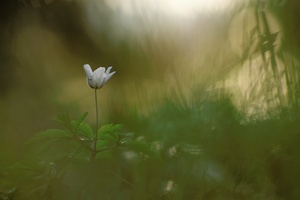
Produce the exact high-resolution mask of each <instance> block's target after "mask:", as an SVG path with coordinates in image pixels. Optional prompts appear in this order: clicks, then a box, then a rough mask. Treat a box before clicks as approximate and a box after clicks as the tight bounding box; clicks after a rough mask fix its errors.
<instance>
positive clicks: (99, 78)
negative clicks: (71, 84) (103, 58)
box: [93, 67, 105, 88]
mask: <svg viewBox="0 0 300 200" xmlns="http://www.w3.org/2000/svg"><path fill="white" fill-rule="evenodd" d="M104 71H105V68H104V67H99V68H98V69H96V70H95V71H94V73H93V81H94V84H95V87H96V88H101V87H102V86H103V85H104V80H105V73H104Z"/></svg>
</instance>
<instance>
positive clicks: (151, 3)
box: [106, 0, 247, 18]
mask: <svg viewBox="0 0 300 200" xmlns="http://www.w3.org/2000/svg"><path fill="white" fill-rule="evenodd" d="M242 2H243V3H245V2H247V1H245V0H164V1H161V0H106V3H107V4H108V5H109V6H110V7H111V8H112V9H114V10H118V11H120V12H122V13H124V14H127V15H140V14H145V12H146V13H156V14H161V15H167V16H171V17H183V18H193V17H196V16H197V15H198V14H200V13H214V12H225V11H230V10H231V9H232V8H234V7H235V6H236V5H238V4H240V3H242Z"/></svg>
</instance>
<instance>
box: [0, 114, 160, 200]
mask: <svg viewBox="0 0 300 200" xmlns="http://www.w3.org/2000/svg"><path fill="white" fill-rule="evenodd" d="M86 116H87V113H84V114H83V115H81V116H80V117H79V118H78V119H76V120H72V119H71V117H70V116H69V115H67V114H61V115H59V116H58V117H57V118H56V121H57V122H58V123H59V124H60V125H61V126H62V127H63V128H62V129H48V130H45V131H41V132H39V133H37V134H36V135H34V136H33V137H32V138H31V139H29V140H28V141H27V142H26V145H27V150H26V152H24V155H25V157H24V159H23V160H22V161H20V162H18V163H16V164H14V165H11V166H10V167H8V168H7V169H6V170H5V173H4V174H3V176H4V177H5V178H7V179H5V180H7V181H6V182H4V181H2V182H0V189H1V188H6V189H5V191H6V192H4V194H3V197H4V196H5V197H7V196H12V194H10V193H12V192H13V193H14V195H13V196H14V199H16V200H18V199H20V200H21V199H22V200H27V199H28V200H29V199H30V200H31V199H39V200H43V199H74V198H75V196H79V197H78V198H80V199H86V198H88V197H89V196H90V194H87V191H89V190H90V189H88V188H86V185H89V187H96V185H97V184H99V183H98V182H97V181H95V180H96V179H95V180H93V177H94V176H95V177H97V176H98V174H97V173H96V174H94V173H95V171H94V170H96V168H99V169H102V170H104V172H105V173H107V172H110V176H109V177H110V179H111V177H112V176H113V177H114V178H117V179H118V181H121V182H125V184H127V185H128V184H129V185H130V183H129V182H127V183H126V180H125V179H123V178H122V176H120V175H118V174H117V173H113V172H111V169H112V168H115V165H116V163H115V162H114V161H113V160H114V159H115V157H123V156H122V154H123V153H125V152H128V151H134V152H136V154H143V155H144V156H147V158H152V157H153V158H154V157H156V158H157V154H155V153H154V150H153V149H151V147H150V145H149V144H147V143H146V142H141V141H137V140H136V139H135V138H134V134H132V133H122V132H121V131H122V127H123V126H122V125H121V124H106V125H103V126H102V127H100V128H99V129H98V131H97V137H96V135H95V133H94V132H93V130H92V128H91V126H90V125H89V124H88V123H86V122H85V121H84V119H85V117H86ZM109 150H110V151H109ZM123 158H124V157H123ZM140 159H142V158H140ZM104 161H106V162H104ZM124 161H125V162H130V161H129V160H128V159H127V158H125V160H124V159H123V161H122V162H124ZM118 165H120V164H117V165H116V166H118ZM96 171H97V170H96ZM105 176H107V175H104V176H102V179H105ZM8 177H9V178H8ZM99 178H100V177H99ZM107 178H108V177H107ZM102 179H101V180H102ZM28 180H30V181H29V182H30V183H28ZM97 180H98V178H97ZM99 180H100V179H99ZM74 181H75V182H76V184H74ZM105 190H106V188H103V189H101V190H100V191H102V192H103V191H105ZM0 191H1V190H0ZM95 192H96V193H97V192H98V190H97V191H95Z"/></svg>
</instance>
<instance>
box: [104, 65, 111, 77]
mask: <svg viewBox="0 0 300 200" xmlns="http://www.w3.org/2000/svg"><path fill="white" fill-rule="evenodd" d="M111 68H112V66H109V67H108V68H107V70H106V71H105V74H106V75H108V74H109V72H110V70H111Z"/></svg>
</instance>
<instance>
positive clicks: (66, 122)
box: [55, 113, 73, 131]
mask: <svg viewBox="0 0 300 200" xmlns="http://www.w3.org/2000/svg"><path fill="white" fill-rule="evenodd" d="M55 121H56V122H57V123H59V124H60V125H62V126H63V127H65V128H66V129H67V130H69V131H73V126H72V124H71V120H70V116H69V114H68V113H62V114H59V115H57V117H56V118H55Z"/></svg>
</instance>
